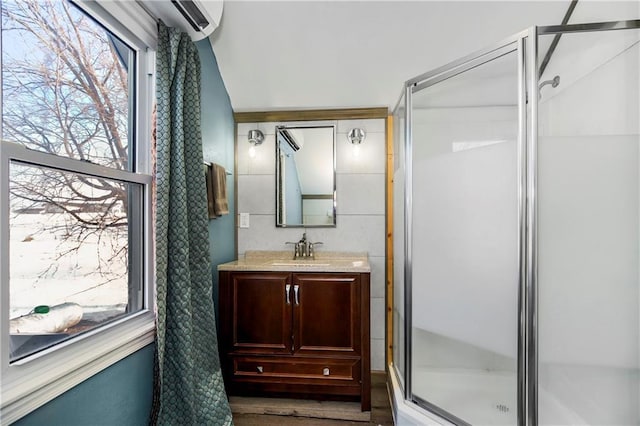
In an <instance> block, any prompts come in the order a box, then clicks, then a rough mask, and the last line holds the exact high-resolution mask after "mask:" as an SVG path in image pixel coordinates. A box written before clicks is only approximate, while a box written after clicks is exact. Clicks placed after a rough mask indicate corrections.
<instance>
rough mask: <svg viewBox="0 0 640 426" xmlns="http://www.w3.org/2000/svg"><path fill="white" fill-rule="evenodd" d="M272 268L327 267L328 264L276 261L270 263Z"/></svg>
mask: <svg viewBox="0 0 640 426" xmlns="http://www.w3.org/2000/svg"><path fill="white" fill-rule="evenodd" d="M271 265H272V266H329V265H330V264H329V263H319V262H314V261H296V260H291V261H289V262H282V261H276V262H271Z"/></svg>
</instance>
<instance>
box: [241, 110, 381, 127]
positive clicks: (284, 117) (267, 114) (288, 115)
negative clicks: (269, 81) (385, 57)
mask: <svg viewBox="0 0 640 426" xmlns="http://www.w3.org/2000/svg"><path fill="white" fill-rule="evenodd" d="M388 114H389V108H387V107H379V108H348V109H312V110H290V111H249V112H234V113H233V118H234V119H235V121H236V123H261V122H270V121H321V120H356V119H367V118H387V115H388Z"/></svg>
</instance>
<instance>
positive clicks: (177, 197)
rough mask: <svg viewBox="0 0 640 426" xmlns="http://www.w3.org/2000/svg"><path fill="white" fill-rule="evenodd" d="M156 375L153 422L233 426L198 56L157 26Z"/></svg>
mask: <svg viewBox="0 0 640 426" xmlns="http://www.w3.org/2000/svg"><path fill="white" fill-rule="evenodd" d="M156 73H157V74H156V75H157V77H156V85H157V88H156V90H157V93H156V96H157V111H156V149H157V160H156V161H157V163H156V164H157V165H156V169H157V172H156V173H157V213H156V262H157V267H156V279H157V305H158V306H157V309H158V320H157V321H158V323H157V339H156V345H157V347H156V368H155V371H156V377H155V379H156V380H155V388H154V404H153V412H152V416H151V422H152V424H158V425H223V424H232V421H231V411H230V409H229V403H228V401H227V396H226V394H225V391H224V383H223V380H222V373H221V371H220V359H219V355H218V344H217V336H216V326H215V316H214V307H213V297H212V277H211V265H210V261H209V237H208V216H207V215H208V213H207V198H206V197H207V195H206V194H207V192H206V186H205V178H204V173H203V172H202V164H203V157H202V136H201V133H200V58H199V56H198V51H197V48H196V46H195V44H194V43H193V42H192V41H191V39H190V38H189V36H188V35H187V34H186V33H180V31H178V30H177V29H175V28H168V27H166V26H165V25H164V24H162V23H160V24H159V35H158V53H157V60H156Z"/></svg>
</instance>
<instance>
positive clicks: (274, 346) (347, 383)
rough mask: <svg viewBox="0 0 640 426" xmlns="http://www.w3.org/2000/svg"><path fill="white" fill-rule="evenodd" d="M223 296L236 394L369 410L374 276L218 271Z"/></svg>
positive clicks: (228, 378)
mask: <svg viewBox="0 0 640 426" xmlns="http://www.w3.org/2000/svg"><path fill="white" fill-rule="evenodd" d="M219 296H220V320H219V322H220V324H219V325H220V358H221V362H222V371H223V375H224V378H225V384H226V386H227V391H228V392H229V393H230V394H232V395H263V396H267V395H269V396H285V397H295V398H300V397H305V398H314V399H341V400H357V401H360V402H361V407H362V410H363V411H369V410H370V409H371V398H370V392H371V390H370V348H369V273H346V272H345V273H328V272H318V273H312V272H305V273H292V272H245V271H220V287H219Z"/></svg>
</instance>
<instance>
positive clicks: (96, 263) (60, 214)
mask: <svg viewBox="0 0 640 426" xmlns="http://www.w3.org/2000/svg"><path fill="white" fill-rule="evenodd" d="M128 7H135V5H130V6H128ZM133 32H134V31H132V29H131V28H127V29H124V28H123V27H122V26H121V25H119V24H118V23H117V22H116V21H115V19H114V18H112V17H111V15H109V14H107V13H106V12H105V11H104V9H102V8H101V7H100V6H99V5H96V4H94V5H92V6H84V9H82V8H80V7H78V6H76V5H74V4H72V3H70V2H67V1H60V0H20V1H15V0H13V1H2V73H1V82H2V104H1V107H2V120H1V123H2V125H1V126H2V127H1V130H2V142H1V143H0V199H1V202H0V205H1V206H2V208H1V211H0V247H1V249H2V256H0V257H1V260H0V280H1V288H2V291H1V292H0V296H1V305H0V306H1V309H0V311H1V312H2V314H1V315H2V319H1V321H0V324H1V325H2V340H1V342H2V345H1V346H0V348H1V356H0V359H1V361H2V396H1V398H0V401H2V402H1V403H2V412H1V413H0V416H1V417H2V418H3V420H6V421H9V422H11V421H12V419H13V420H15V419H17V418H19V417H20V416H22V415H24V414H26V413H27V412H29V411H30V410H32V409H33V408H35V407H36V406H37V405H39V404H42V403H44V402H46V400H45V399H46V398H49V399H51V398H52V397H54V396H56V394H59V393H61V392H63V391H64V390H66V389H68V388H70V387H71V386H73V385H74V384H76V383H78V382H79V381H81V380H83V379H84V378H86V377H88V376H89V375H91V374H93V373H95V372H96V371H98V370H99V369H100V368H104V367H106V366H107V365H109V364H111V363H113V362H115V361H117V360H119V359H121V358H122V357H124V356H126V355H128V354H130V353H132V352H133V351H135V350H137V349H139V348H140V347H142V346H144V345H146V344H148V343H150V342H151V341H152V339H153V325H154V316H153V294H152V293H153V292H152V289H153V287H152V285H151V283H152V282H153V279H152V278H153V277H152V274H153V268H152V264H153V263H152V253H153V247H152V245H153V243H152V238H151V229H152V227H151V223H150V222H151V220H150V218H151V213H150V211H151V202H150V200H151V181H152V177H151V174H150V166H149V164H150V159H149V158H148V157H149V151H150V149H149V141H150V140H151V137H150V126H151V112H150V107H149V105H150V104H151V96H152V93H153V90H152V89H153V77H152V76H151V73H152V71H153V70H152V69H149V68H151V66H149V65H148V64H149V63H152V61H151V60H150V58H151V56H152V55H153V52H151V51H149V50H148V49H147V48H146V46H145V44H144V43H142V42H140V41H139V40H138V39H137V38H136V37H135V36H134V35H133ZM62 360H64V362H61V361H62ZM43 371H44V372H46V373H45V374H43ZM82 371H85V373H84V375H83V374H82ZM71 372H74V374H73V378H71V377H70V375H69V373H71ZM78 372H80V373H81V374H78ZM30 401H31V402H30Z"/></svg>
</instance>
